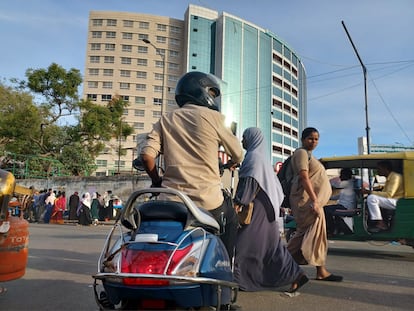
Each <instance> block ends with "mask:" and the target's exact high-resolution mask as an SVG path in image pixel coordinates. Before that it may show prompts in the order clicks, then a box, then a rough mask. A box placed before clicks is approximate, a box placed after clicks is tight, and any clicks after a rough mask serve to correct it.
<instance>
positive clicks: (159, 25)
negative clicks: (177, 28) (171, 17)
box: [157, 24, 167, 31]
mask: <svg viewBox="0 0 414 311" xmlns="http://www.w3.org/2000/svg"><path fill="white" fill-rule="evenodd" d="M157 30H158V31H167V25H164V24H157Z"/></svg>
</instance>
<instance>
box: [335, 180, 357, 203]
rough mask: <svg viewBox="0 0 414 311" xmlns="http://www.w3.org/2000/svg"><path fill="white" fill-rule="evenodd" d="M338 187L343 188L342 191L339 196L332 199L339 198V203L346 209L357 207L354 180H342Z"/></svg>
mask: <svg viewBox="0 0 414 311" xmlns="http://www.w3.org/2000/svg"><path fill="white" fill-rule="evenodd" d="M338 188H340V189H341V192H340V193H339V195H337V196H333V197H332V198H331V199H332V200H336V199H337V200H338V204H340V205H342V206H344V207H345V208H346V209H353V208H355V191H354V181H353V180H352V179H350V180H342V181H341V182H340V183H339V185H338Z"/></svg>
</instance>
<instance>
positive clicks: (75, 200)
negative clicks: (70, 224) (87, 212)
mask: <svg viewBox="0 0 414 311" xmlns="http://www.w3.org/2000/svg"><path fill="white" fill-rule="evenodd" d="M79 204H80V199H79V193H78V192H77V191H75V192H74V193H73V194H72V195H71V196H70V197H69V220H78V216H77V210H78V207H79Z"/></svg>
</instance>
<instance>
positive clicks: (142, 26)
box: [138, 22, 149, 29]
mask: <svg viewBox="0 0 414 311" xmlns="http://www.w3.org/2000/svg"><path fill="white" fill-rule="evenodd" d="M138 27H139V28H141V29H149V23H148V22H139V26H138Z"/></svg>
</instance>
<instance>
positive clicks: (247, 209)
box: [237, 187, 260, 225]
mask: <svg viewBox="0 0 414 311" xmlns="http://www.w3.org/2000/svg"><path fill="white" fill-rule="evenodd" d="M259 190H260V187H257V189H256V193H255V194H254V197H253V199H252V201H251V202H250V203H249V204H248V205H242V206H241V210H240V211H239V212H238V213H237V217H238V218H239V224H240V225H248V224H250V223H251V222H252V215H253V207H254V203H253V200H254V199H255V198H256V196H257V194H258V193H259Z"/></svg>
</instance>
